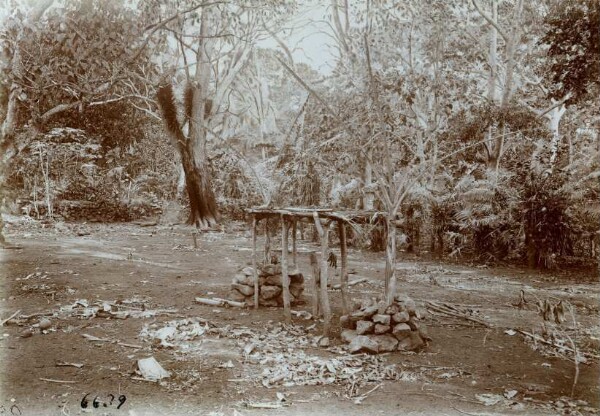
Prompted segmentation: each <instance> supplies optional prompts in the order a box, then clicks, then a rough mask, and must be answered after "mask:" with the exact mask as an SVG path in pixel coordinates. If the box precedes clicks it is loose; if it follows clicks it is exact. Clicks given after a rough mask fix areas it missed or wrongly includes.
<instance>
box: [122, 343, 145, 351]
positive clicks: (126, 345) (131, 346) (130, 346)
mask: <svg viewBox="0 0 600 416" xmlns="http://www.w3.org/2000/svg"><path fill="white" fill-rule="evenodd" d="M117 345H120V346H121V347H127V348H138V349H141V348H144V347H142V346H141V345H135V344H127V343H125V342H117Z"/></svg>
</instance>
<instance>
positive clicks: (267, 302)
mask: <svg viewBox="0 0 600 416" xmlns="http://www.w3.org/2000/svg"><path fill="white" fill-rule="evenodd" d="M258 304H259V305H260V306H279V304H278V303H277V300H276V299H268V300H264V299H259V300H258Z"/></svg>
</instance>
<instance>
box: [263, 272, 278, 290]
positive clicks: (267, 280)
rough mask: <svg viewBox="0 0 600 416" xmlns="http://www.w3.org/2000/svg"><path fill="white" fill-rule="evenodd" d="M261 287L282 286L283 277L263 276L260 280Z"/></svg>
mask: <svg viewBox="0 0 600 416" xmlns="http://www.w3.org/2000/svg"><path fill="white" fill-rule="evenodd" d="M258 281H259V282H260V285H261V286H279V287H281V286H282V283H281V275H280V274H277V275H272V276H262V277H260V278H259V279H258Z"/></svg>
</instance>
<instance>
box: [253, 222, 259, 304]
mask: <svg viewBox="0 0 600 416" xmlns="http://www.w3.org/2000/svg"><path fill="white" fill-rule="evenodd" d="M257 226H258V221H257V220H256V216H255V215H253V216H252V270H254V309H258V290H259V287H258V270H256V267H257V264H256V228H257Z"/></svg>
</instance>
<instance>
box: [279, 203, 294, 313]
mask: <svg viewBox="0 0 600 416" xmlns="http://www.w3.org/2000/svg"><path fill="white" fill-rule="evenodd" d="M288 234H289V227H288V223H287V221H286V218H285V217H284V215H283V214H281V285H282V290H283V315H284V317H285V321H286V322H287V323H288V324H289V323H291V322H292V313H291V312H290V277H289V276H288V261H287V257H288Z"/></svg>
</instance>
